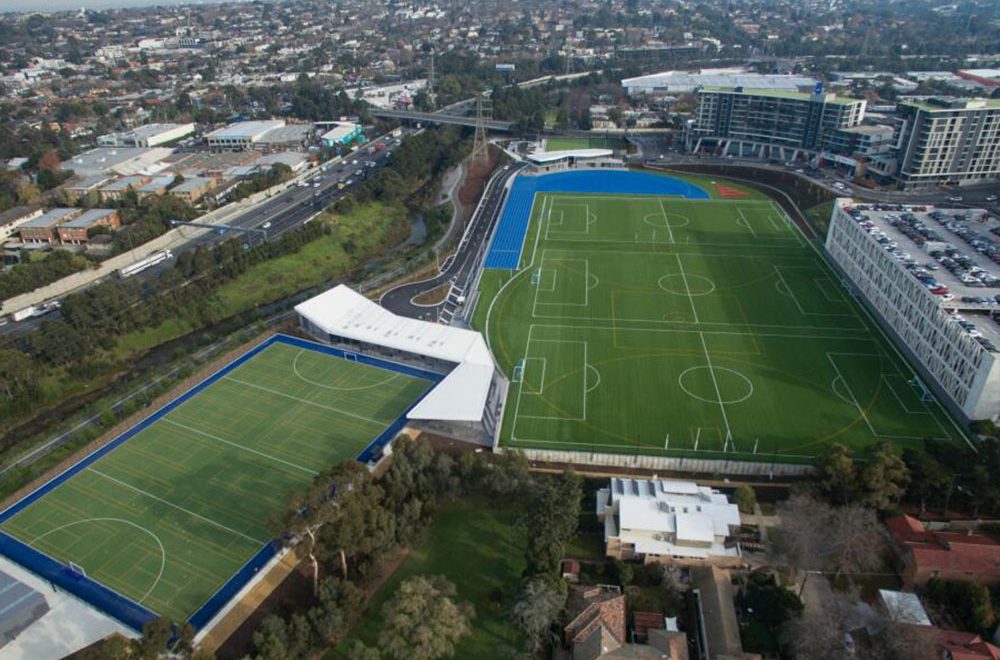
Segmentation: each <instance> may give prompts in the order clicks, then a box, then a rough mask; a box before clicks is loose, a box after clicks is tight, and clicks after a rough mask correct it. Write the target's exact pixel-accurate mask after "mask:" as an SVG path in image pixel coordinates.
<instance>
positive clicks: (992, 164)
mask: <svg viewBox="0 0 1000 660" xmlns="http://www.w3.org/2000/svg"><path fill="white" fill-rule="evenodd" d="M893 138H894V142H895V145H896V161H897V164H898V173H897V180H898V183H899V187H900V188H903V189H912V188H919V187H922V186H932V185H940V184H965V183H973V182H976V181H982V180H983V179H995V178H998V177H1000V100H996V99H940V98H934V99H927V100H924V101H903V102H901V103H899V105H898V106H897V110H896V129H895V135H894V136H893Z"/></svg>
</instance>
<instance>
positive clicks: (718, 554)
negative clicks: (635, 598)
mask: <svg viewBox="0 0 1000 660" xmlns="http://www.w3.org/2000/svg"><path fill="white" fill-rule="evenodd" d="M597 517H598V519H599V520H600V521H601V522H602V523H604V543H605V547H606V552H607V555H608V556H609V557H615V558H618V559H643V560H644V561H645V562H646V563H654V562H660V563H665V564H669V563H681V564H702V563H705V564H714V565H723V566H736V565H739V564H741V563H742V558H741V554H740V548H739V545H738V544H736V543H735V542H733V541H731V540H730V538H731V537H732V536H733V535H734V534H735V533H736V532H737V531H738V530H739V527H740V511H739V508H738V507H737V506H736V505H735V504H730V503H729V499H728V498H727V497H726V495H725V494H723V493H721V492H720V491H717V490H714V489H712V488H709V487H707V486H699V485H698V484H696V483H694V482H693V481H673V480H666V479H664V480H648V479H618V478H614V479H611V482H610V483H609V485H608V487H607V488H602V489H600V490H599V491H597Z"/></svg>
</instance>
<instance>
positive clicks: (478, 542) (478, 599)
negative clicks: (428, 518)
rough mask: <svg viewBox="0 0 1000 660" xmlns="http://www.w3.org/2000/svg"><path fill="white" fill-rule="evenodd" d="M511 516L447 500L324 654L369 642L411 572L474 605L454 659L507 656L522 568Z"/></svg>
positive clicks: (514, 638)
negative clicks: (449, 586)
mask: <svg viewBox="0 0 1000 660" xmlns="http://www.w3.org/2000/svg"><path fill="white" fill-rule="evenodd" d="M517 515H518V512H517V511H516V510H514V509H512V508H510V507H498V506H497V502H488V501H486V500H482V499H471V500H467V501H456V502H454V503H452V504H449V505H448V506H447V507H445V508H444V509H443V510H442V511H441V512H440V513H439V514H438V516H437V518H436V520H435V521H434V524H433V526H432V527H431V528H430V529H429V530H428V532H427V536H426V538H425V539H424V540H423V541H422V542H421V543H420V544H419V545H417V546H416V547H415V548H413V549H412V550H411V551H410V553H409V555H408V556H407V557H406V560H405V561H404V562H403V564H402V565H401V566H400V567H399V568H398V569H397V570H396V572H395V573H394V574H393V575H392V577H390V578H389V579H388V580H387V581H386V583H385V584H384V585H382V588H381V589H379V591H378V592H377V593H376V594H375V596H374V597H373V598H372V601H371V605H370V607H369V612H368V614H366V616H365V617H364V618H363V620H362V621H361V623H360V624H359V625H358V627H357V628H356V629H355V630H354V632H353V634H352V636H351V638H349V639H348V640H347V641H345V642H343V643H341V644H340V645H338V646H337V647H336V648H335V649H333V650H331V651H330V652H329V653H328V654H327V657H328V658H331V659H332V658H340V657H343V650H344V649H345V648H346V646H347V644H348V643H349V642H350V641H351V639H359V640H361V641H362V642H364V643H365V644H367V645H369V646H374V645H375V644H376V643H377V639H378V631H379V630H380V629H381V627H382V605H383V604H384V603H385V602H386V601H387V600H389V599H390V598H391V597H392V596H393V595H394V594H395V593H396V590H397V589H398V587H399V585H400V583H402V582H403V581H404V580H406V579H407V578H410V577H414V576H416V575H444V576H445V577H447V578H448V579H449V580H451V581H452V582H453V583H454V584H455V587H457V589H458V596H459V598H461V599H463V600H467V601H469V602H470V603H472V605H473V606H474V607H475V608H476V618H475V620H474V621H473V623H472V629H473V631H472V634H471V635H470V636H468V637H466V638H465V639H464V640H462V642H461V643H460V644H459V646H458V648H457V649H456V650H455V655H454V657H455V658H476V659H477V660H478V659H489V658H497V659H498V660H499V659H506V658H509V657H512V656H513V655H514V654H513V653H511V652H510V651H511V649H518V648H520V646H521V639H520V636H519V634H518V632H517V631H516V630H515V629H514V628H513V627H512V626H511V624H510V620H509V611H510V605H511V603H512V601H513V598H514V597H515V596H516V594H517V590H518V586H519V582H520V578H521V571H523V570H524V538H523V536H522V533H521V531H520V529H519V528H518V526H517V525H516V524H515V523H516V520H517Z"/></svg>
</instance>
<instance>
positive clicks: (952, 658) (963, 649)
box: [935, 630, 1000, 660]
mask: <svg viewBox="0 0 1000 660" xmlns="http://www.w3.org/2000/svg"><path fill="white" fill-rule="evenodd" d="M935 646H936V647H937V651H938V654H939V655H940V657H941V660H1000V647H997V646H995V645H993V644H990V643H989V642H987V641H986V640H984V639H983V638H982V637H980V636H979V635H977V634H975V633H967V632H959V631H957V630H941V631H938V635H937V640H936V644H935Z"/></svg>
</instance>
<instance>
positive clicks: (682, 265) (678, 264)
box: [674, 254, 698, 323]
mask: <svg viewBox="0 0 1000 660" xmlns="http://www.w3.org/2000/svg"><path fill="white" fill-rule="evenodd" d="M674 256H675V257H676V258H677V267H678V268H680V270H681V279H682V280H683V281H684V290H685V291H686V292H687V297H688V302H690V303H691V313H692V314H694V322H695V323H698V310H697V309H696V308H695V306H694V296H692V295H691V287H690V286H688V278H687V274H686V273H685V272H684V264H683V263H682V262H681V256H680V255H679V254H675V255H674Z"/></svg>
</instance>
